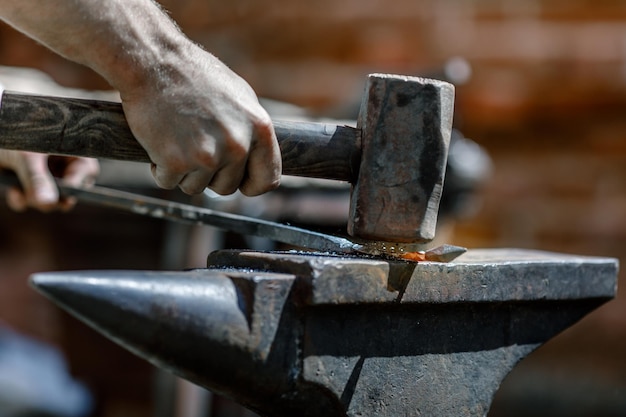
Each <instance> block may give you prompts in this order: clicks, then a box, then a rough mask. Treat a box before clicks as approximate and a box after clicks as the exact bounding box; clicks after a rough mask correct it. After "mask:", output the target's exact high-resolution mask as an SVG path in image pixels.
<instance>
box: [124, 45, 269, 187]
mask: <svg viewBox="0 0 626 417" xmlns="http://www.w3.org/2000/svg"><path fill="white" fill-rule="evenodd" d="M185 52H186V53H184V54H181V55H180V56H177V57H176V58H172V62H168V63H167V67H166V68H167V71H166V70H159V71H156V72H155V73H153V74H149V75H148V76H147V77H145V78H143V79H142V80H141V81H140V83H139V84H138V85H132V86H130V87H129V88H123V87H122V88H119V90H120V95H121V98H122V104H123V107H124V112H125V115H126V119H127V121H128V124H129V126H130V128H131V130H132V132H133V134H134V135H135V137H136V138H137V140H138V141H139V142H140V143H141V145H142V146H143V147H144V148H145V149H146V151H147V153H148V155H149V156H150V158H151V160H152V161H153V165H152V174H153V176H154V178H155V180H156V182H157V184H158V185H159V186H160V187H163V188H167V189H171V188H174V187H176V186H177V185H178V186H179V187H180V188H181V190H182V191H184V192H185V193H187V194H198V193H201V192H202V191H203V190H204V189H205V188H206V187H209V188H211V189H212V190H213V191H215V192H217V193H219V194H231V193H233V192H234V191H236V190H237V189H239V190H241V192H242V193H243V194H245V195H249V196H254V195H259V194H262V193H264V192H266V191H269V190H271V189H273V188H275V187H277V186H278V184H279V182H280V173H281V158H280V150H279V147H278V142H277V140H276V136H275V133H274V129H273V126H272V123H271V120H270V118H269V115H268V114H267V112H266V111H265V110H264V109H263V108H262V107H261V105H260V104H259V101H258V99H257V96H256V94H255V93H254V91H253V90H252V88H251V87H250V85H248V83H247V82H245V81H244V80H243V79H242V78H240V77H239V76H238V75H237V74H235V73H234V72H232V71H231V70H230V69H229V68H228V67H226V65H224V64H223V63H222V62H220V61H219V60H218V59H217V58H215V57H214V56H213V55H211V54H209V53H207V52H205V51H204V50H202V49H201V48H199V47H198V46H196V45H193V44H191V43H190V45H189V46H188V50H187V51H185ZM170 58H171V57H170Z"/></svg>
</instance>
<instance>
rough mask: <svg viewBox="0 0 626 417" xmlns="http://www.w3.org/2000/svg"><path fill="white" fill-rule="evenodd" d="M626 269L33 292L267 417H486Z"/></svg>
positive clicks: (460, 269) (45, 283) (462, 271)
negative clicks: (505, 386) (529, 359)
mask: <svg viewBox="0 0 626 417" xmlns="http://www.w3.org/2000/svg"><path fill="white" fill-rule="evenodd" d="M617 267H618V265H617V261H616V260H615V259H611V258H596V257H580V256H569V255H561V254H555V253H547V252H537V251H525V250H510V249H501V250H470V251H468V252H467V253H466V254H464V255H462V256H461V257H459V258H457V259H456V260H455V261H453V262H450V263H436V262H420V263H408V262H403V261H383V260H378V259H363V258H356V257H354V258H352V257H335V256H328V255H319V254H317V255H316V254H303V253H295V252H287V253H260V252H246V251H218V252H214V253H212V254H211V255H209V259H208V269H202V270H192V271H184V272H146V271H143V272H142V271H82V272H63V273H43V274H36V275H34V276H33V280H32V282H33V283H34V285H35V286H36V287H37V288H38V289H39V290H40V291H42V292H43V293H45V294H46V295H47V296H49V297H50V298H52V299H53V300H55V301H56V302H57V303H58V304H60V305H61V306H63V307H64V308H66V309H67V310H69V311H70V312H72V313H73V314H75V315H76V316H78V317H79V318H81V319H83V320H84V321H86V322H87V323H89V324H91V325H92V326H93V327H95V328H96V329H98V330H99V331H101V332H102V333H104V334H106V335H107V336H109V337H110V338H112V339H113V340H115V341H117V342H118V343H120V344H121V345H122V346H124V347H126V348H128V349H130V350H131V351H133V352H135V353H136V354H138V355H139V356H141V357H143V358H145V359H147V360H148V361H150V362H152V363H153V364H155V365H157V366H160V367H163V368H165V369H167V370H170V371H172V372H174V373H176V374H178V375H180V376H182V377H184V378H186V379H188V380H190V381H192V382H195V383H197V384H199V385H201V386H204V387H206V388H208V389H210V390H212V391H214V392H218V393H221V394H223V395H226V396H228V397H230V398H232V399H234V400H235V401H238V402H240V403H241V404H243V405H245V406H247V407H249V408H250V409H253V410H255V411H256V412H258V413H260V414H261V415H264V416H274V417H278V416H294V415H298V416H394V417H397V416H446V417H447V416H484V415H486V414H487V411H488V409H489V405H490V403H491V400H492V397H493V395H494V393H495V391H496V390H497V388H498V386H499V384H500V382H501V381H502V380H503V378H504V377H505V376H506V375H507V373H508V372H509V371H510V370H511V369H512V368H513V366H514V365H515V364H516V363H517V362H518V361H520V360H521V359H522V358H523V357H525V356H526V355H528V354H529V353H530V352H531V351H533V350H534V349H535V348H537V347H538V346H539V345H541V344H542V343H544V342H545V341H547V340H548V339H550V338H551V337H553V336H554V335H556V334H557V333H559V332H560V331H562V330H563V329H565V328H567V327H568V326H570V325H572V324H573V323H575V322H576V321H577V320H579V319H580V318H581V317H583V316H584V315H585V314H587V313H589V312H590V311H591V310H593V309H595V308H596V307H598V306H599V305H601V304H602V303H604V302H606V301H607V300H609V299H611V298H612V297H614V295H615V291H616V276H617Z"/></svg>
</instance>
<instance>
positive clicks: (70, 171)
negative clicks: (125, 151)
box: [0, 149, 100, 212]
mask: <svg viewBox="0 0 626 417" xmlns="http://www.w3.org/2000/svg"><path fill="white" fill-rule="evenodd" d="M0 168H5V169H10V170H12V171H14V172H15V174H16V175H17V177H18V179H19V180H20V183H21V184H22V188H21V189H19V188H16V187H11V188H9V189H8V191H7V194H6V199H7V205H8V206H9V207H10V208H11V209H12V210H15V211H18V212H21V211H25V210H26V209H27V208H29V207H31V208H35V209H37V210H39V211H42V212H50V211H54V210H62V211H67V210H70V209H71V208H73V207H74V206H75V205H76V200H75V199H74V198H61V197H60V196H59V190H58V188H57V186H56V183H55V180H54V177H53V175H52V174H53V171H54V174H56V175H57V176H58V177H59V178H61V179H62V180H63V181H64V183H66V184H68V185H73V186H79V185H83V186H84V185H91V184H93V183H94V182H95V178H96V177H97V175H98V173H99V171H100V167H99V164H98V161H97V160H96V159H93V158H76V157H59V156H49V155H46V154H41V153H34V152H22V151H12V150H5V149H2V150H0ZM51 169H52V171H51Z"/></svg>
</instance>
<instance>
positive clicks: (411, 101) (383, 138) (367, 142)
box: [348, 74, 454, 243]
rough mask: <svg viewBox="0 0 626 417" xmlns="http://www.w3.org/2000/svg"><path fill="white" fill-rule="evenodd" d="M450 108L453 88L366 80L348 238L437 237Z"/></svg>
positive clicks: (403, 79)
mask: <svg viewBox="0 0 626 417" xmlns="http://www.w3.org/2000/svg"><path fill="white" fill-rule="evenodd" d="M453 108H454V86H453V85H452V84H449V83H446V82H443V81H437V80H429V79H424V78H418V77H407V76H397V75H385V74H372V75H370V76H369V78H368V83H367V86H366V90H365V94H364V95H363V101H362V104H361V110H360V114H359V118H358V122H357V126H358V127H359V128H360V130H361V165H360V168H359V175H358V180H357V181H356V183H355V184H354V185H353V189H352V196H351V202H350V216H349V221H348V233H349V234H350V235H352V236H358V237H361V238H365V239H372V240H383V241H389V242H415V243H424V242H428V241H430V240H432V239H433V238H434V237H435V227H436V223H437V212H438V210H439V200H440V198H441V192H442V188H443V179H444V175H445V168H446V161H447V158H448V146H449V143H450V133H451V130H452V115H453Z"/></svg>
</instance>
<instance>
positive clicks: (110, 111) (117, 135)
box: [0, 92, 360, 182]
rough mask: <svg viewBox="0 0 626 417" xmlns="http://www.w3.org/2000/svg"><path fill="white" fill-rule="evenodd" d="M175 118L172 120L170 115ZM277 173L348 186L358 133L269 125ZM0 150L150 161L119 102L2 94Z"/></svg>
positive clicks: (330, 127)
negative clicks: (278, 158)
mask: <svg viewBox="0 0 626 417" xmlns="http://www.w3.org/2000/svg"><path fill="white" fill-rule="evenodd" d="M172 117H175V116H172ZM274 128H275V131H276V136H277V137H278V143H279V146H280V149H281V153H282V160H283V174H284V175H295V176H301V177H310V178H325V179H335V180H341V181H349V182H354V181H355V180H356V177H357V175H358V167H359V162H360V131H359V130H358V129H355V128H352V127H347V126H335V125H326V124H321V123H301V122H275V123H274ZM0 148H3V149H15V150H22V151H32V152H42V153H48V154H55V155H71V156H84V157H93V158H105V159H117V160H124V161H135V162H150V158H149V157H148V154H147V153H146V151H145V150H144V149H143V148H142V147H141V145H140V144H139V142H137V140H136V139H135V137H134V136H133V134H132V133H131V131H130V128H129V127H128V124H127V122H126V117H125V116H124V112H123V110H122V106H121V104H119V103H113V102H105V101H96V100H84V99H75V98H62V97H43V96H36V95H26V94H18V93H12V92H4V93H3V94H2V101H1V104H0Z"/></svg>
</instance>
